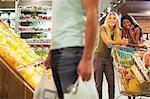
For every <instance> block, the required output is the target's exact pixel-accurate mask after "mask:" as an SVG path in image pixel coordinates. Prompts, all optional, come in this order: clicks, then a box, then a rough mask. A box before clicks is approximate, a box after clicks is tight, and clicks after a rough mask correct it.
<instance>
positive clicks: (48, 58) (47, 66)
mask: <svg viewBox="0 0 150 99" xmlns="http://www.w3.org/2000/svg"><path fill="white" fill-rule="evenodd" d="M44 66H45V67H46V69H48V68H51V51H49V53H48V56H47V58H46V60H45V61H44Z"/></svg>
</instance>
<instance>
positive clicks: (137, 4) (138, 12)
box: [117, 0, 150, 16]
mask: <svg viewBox="0 0 150 99" xmlns="http://www.w3.org/2000/svg"><path fill="white" fill-rule="evenodd" d="M124 1H125V2H124V4H123V5H122V6H120V7H118V8H117V11H118V12H120V13H123V14H126V13H128V14H130V15H133V16H150V0H124Z"/></svg>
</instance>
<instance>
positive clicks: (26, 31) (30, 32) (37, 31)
mask: <svg viewBox="0 0 150 99" xmlns="http://www.w3.org/2000/svg"><path fill="white" fill-rule="evenodd" d="M19 32H20V33H39V32H48V33H49V32H51V31H47V30H45V31H19Z"/></svg>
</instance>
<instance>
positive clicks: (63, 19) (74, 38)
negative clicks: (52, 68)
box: [52, 0, 86, 49]
mask: <svg viewBox="0 0 150 99" xmlns="http://www.w3.org/2000/svg"><path fill="white" fill-rule="evenodd" d="M53 5H54V6H53V7H52V11H53V25H52V49H59V48H65V47H73V46H84V31H85V22H86V14H85V9H84V6H83V1H82V0H54V1H53Z"/></svg>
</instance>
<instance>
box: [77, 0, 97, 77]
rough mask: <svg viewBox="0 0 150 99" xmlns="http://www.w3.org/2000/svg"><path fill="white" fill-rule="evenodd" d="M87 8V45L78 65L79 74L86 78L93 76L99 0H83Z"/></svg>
mask: <svg viewBox="0 0 150 99" xmlns="http://www.w3.org/2000/svg"><path fill="white" fill-rule="evenodd" d="M83 4H84V7H85V10H86V17H87V21H86V26H85V46H84V52H83V55H82V59H81V61H80V63H79V65H78V74H79V75H81V76H82V78H83V79H84V80H89V79H90V78H91V71H92V58H93V51H94V48H95V41H96V35H97V27H98V26H97V25H98V0H83Z"/></svg>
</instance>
